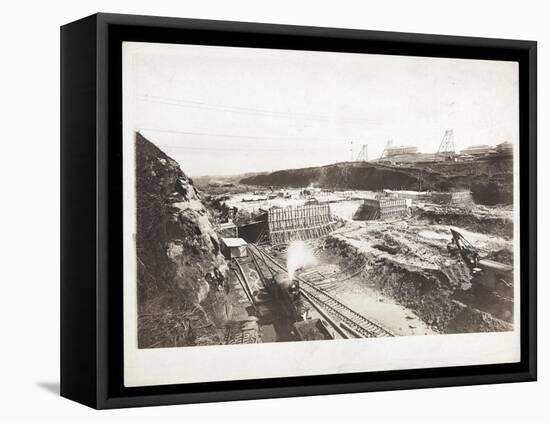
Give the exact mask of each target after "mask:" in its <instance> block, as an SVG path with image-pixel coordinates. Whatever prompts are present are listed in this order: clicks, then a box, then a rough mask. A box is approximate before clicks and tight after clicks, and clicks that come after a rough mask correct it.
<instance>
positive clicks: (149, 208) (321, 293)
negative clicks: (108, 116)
mask: <svg viewBox="0 0 550 423" xmlns="http://www.w3.org/2000/svg"><path fill="white" fill-rule="evenodd" d="M518 93H519V89H518V64H517V62H513V61H509V62H506V61H496V60H472V59H451V58H438V57H415V56H396V55H377V54H353V53H341V52H327V51H322V52H319V51H293V50H275V49H260V48H241V47H219V46H200V45H171V44H155V43H137V42H125V43H124V44H123V137H124V138H123V160H124V257H125V261H124V266H125V271H124V325H125V326H124V327H125V333H124V337H125V354H126V355H125V359H127V366H126V376H127V378H126V381H127V384H128V385H130V386H140V385H147V384H155V383H166V382H173V383H175V382H185V381H187V379H186V378H187V377H189V378H190V379H189V380H192V381H204V380H225V379H228V378H229V377H231V378H239V377H241V376H242V378H252V377H275V376H292V375H299V374H316V373H319V372H321V373H322V372H326V373H334V372H343V371H364V370H381V369H384V370H385V369H388V370H392V369H402V368H414V367H431V366H441V365H458V364H483V363H498V362H514V361H516V360H519V322H518V320H519V313H518V294H519V291H518V283H519V279H518V277H517V275H518V270H519V269H518V266H517V265H516V263H518V257H519V256H518V254H519V244H518V241H519V232H518V229H519V227H518V226H519V220H518V219H519V208H518V206H517V204H518V193H519V188H518V155H517V154H518V146H519V94H518ZM331 345H332V346H331ZM335 345H338V347H334V346H335ZM238 346H240V347H238ZM164 352H166V354H170V358H166V359H164V358H161V359H160V360H159V362H158V363H161V364H159V365H158V366H156V365H155V364H154V363H155V362H156V361H155V359H154V357H161V355H158V354H163V353H164ZM191 352H192V353H191ZM186 354H194V355H193V357H202V358H203V359H204V360H207V361H208V362H209V364H200V365H199V364H196V363H195V364H192V360H190V359H189V357H191V356H189V355H186ZM210 354H212V355H211V358H208V357H210ZM249 354H250V355H249ZM263 354H268V355H270V356H271V361H270V362H269V363H270V364H269V365H268V366H267V367H269V369H268V370H266V369H265V367H266V366H265V365H262V362H261V360H256V359H254V360H253V362H254V363H253V364H250V360H249V359H247V357H256V356H259V355H263ZM138 356H140V357H143V358H142V359H141V360H138V361H133V359H132V358H131V357H138ZM162 357H167V356H162ZM185 357H187V358H185ZM285 357H292V359H291V360H288V359H286V358H285ZM180 359H181V360H182V361H184V360H187V361H188V363H187V366H188V367H197V370H196V373H197V375H196V376H195V377H192V376H189V375H191V374H192V373H193V371H195V370H193V369H189V368H187V370H182V371H181V372H178V371H175V370H174V369H176V368H177V366H176V367H174V366H172V365H169V364H168V363H173V360H180ZM218 360H221V361H223V362H229V363H233V362H239V363H240V364H239V365H236V366H235V367H233V370H231V371H229V373H227V374H225V373H224V372H228V370H227V369H225V368H224V370H223V371H222V370H220V369H218V367H217V366H218V365H213V364H212V363H213V362H218ZM353 360H357V362H356V363H355V364H353V363H352V361H353ZM289 361H290V362H292V363H291V364H289ZM316 361H318V362H319V363H318V364H315V363H316ZM247 362H248V368H247V369H245V368H244V367H246V365H247ZM278 362H280V366H279V364H278ZM139 363H141V364H139ZM189 363H191V364H189ZM359 363H363V364H359ZM155 366H156V367H155ZM144 367H147V369H144ZM205 367H208V369H206V370H205ZM166 368H170V369H171V370H166ZM159 369H161V370H159ZM162 369H164V370H162ZM163 372H164V374H165V375H166V374H167V373H170V372H172V373H173V374H171V375H169V377H168V376H166V377H168V379H166V378H163V377H161V376H159V374H161V373H163ZM132 375H133V376H132ZM207 375H208V376H207Z"/></svg>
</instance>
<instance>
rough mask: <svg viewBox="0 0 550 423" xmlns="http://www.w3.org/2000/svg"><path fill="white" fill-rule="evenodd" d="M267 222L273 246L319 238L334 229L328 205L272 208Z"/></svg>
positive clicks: (334, 225) (334, 223) (334, 224)
mask: <svg viewBox="0 0 550 423" xmlns="http://www.w3.org/2000/svg"><path fill="white" fill-rule="evenodd" d="M267 222H268V226H269V239H270V241H271V244H273V245H276V244H284V243H288V242H291V241H298V240H301V241H305V240H309V239H315V238H319V237H321V236H324V235H327V234H328V233H329V232H331V231H333V230H334V229H335V227H336V222H334V221H333V220H332V216H331V213H330V207H329V205H328V204H320V205H309V206H300V207H286V208H283V209H277V208H273V209H270V210H268V220H267Z"/></svg>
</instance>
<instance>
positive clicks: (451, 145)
mask: <svg viewBox="0 0 550 423" xmlns="http://www.w3.org/2000/svg"><path fill="white" fill-rule="evenodd" d="M454 138H455V137H454V134H453V130H452V129H447V130H446V131H445V134H444V135H443V139H442V140H441V144H439V149H438V150H437V154H444V155H447V156H451V155H453V154H454V152H455V140H454Z"/></svg>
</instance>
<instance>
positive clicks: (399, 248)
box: [323, 210, 513, 333]
mask: <svg viewBox="0 0 550 423" xmlns="http://www.w3.org/2000/svg"><path fill="white" fill-rule="evenodd" d="M438 213H439V214H442V212H441V211H438ZM450 213H451V214H452V216H453V217H452V218H451V222H452V223H454V224H455V225H453V226H450V225H448V224H442V223H433V220H432V218H430V217H428V218H427V217H426V215H425V214H423V213H418V214H416V215H413V216H411V217H409V218H406V219H403V220H399V221H393V222H382V221H369V222H350V221H347V222H346V223H345V225H344V227H342V228H340V229H338V230H336V231H334V232H333V233H331V234H330V235H329V236H328V237H327V238H326V239H325V240H324V242H323V248H324V249H325V250H326V251H327V253H329V254H332V255H334V256H336V257H342V258H343V260H345V261H348V262H354V261H357V260H359V259H362V260H364V261H365V268H364V271H363V272H361V274H360V279H361V281H362V283H363V285H364V286H366V287H368V288H369V289H371V290H372V291H373V292H376V293H378V294H379V295H384V296H386V297H388V298H390V299H391V300H392V301H394V302H395V303H397V304H399V305H400V306H402V307H404V308H405V309H407V310H408V311H409V312H411V313H413V314H414V315H416V316H417V317H418V318H419V319H420V320H421V321H422V322H423V323H424V324H426V325H427V326H428V327H429V328H430V329H431V330H432V331H435V332H439V333H465V332H466V333H467V332H495V331H507V330H512V329H513V326H512V325H513V298H512V296H513V295H511V293H510V292H508V293H507V295H502V293H501V292H498V291H497V290H491V289H486V288H485V287H483V286H482V285H481V284H480V283H479V282H478V281H477V280H475V281H474V280H473V279H472V273H471V270H470V269H469V268H468V266H466V264H465V263H464V262H463V261H462V259H461V258H460V257H459V256H456V255H453V254H451V253H450V252H449V251H448V249H447V245H448V243H449V241H450V240H451V235H450V230H449V229H450V228H451V227H452V228H454V229H455V230H458V231H460V233H462V235H464V236H465V237H466V239H468V240H469V241H470V242H471V243H472V244H473V245H475V246H476V248H478V249H479V251H480V253H481V255H482V256H484V255H485V256H489V257H495V256H499V257H505V258H507V260H508V261H510V258H511V257H512V242H511V240H510V236H509V235H510V234H509V228H508V227H507V226H506V225H503V226H501V225H498V224H491V225H487V226H484V225H483V224H481V223H479V221H478V220H477V219H478V217H479V216H477V214H476V213H477V211H475V210H474V211H471V212H470V213H467V214H466V215H465V216H466V218H465V221H464V223H465V225H464V226H466V227H470V228H472V229H477V231H472V230H468V229H466V228H465V227H462V226H456V224H458V223H460V220H458V219H457V218H456V215H455V211H450ZM482 215H483V216H484V218H485V219H487V221H491V219H493V218H494V219H496V220H499V219H502V218H504V217H503V216H500V215H498V216H491V217H489V216H487V211H486V210H483V214H482ZM472 216H473V217H472ZM441 220H442V221H445V220H444V219H441ZM474 223H475V224H474ZM496 253H498V254H496ZM342 289H343V290H344V292H343V293H341V295H345V294H346V292H345V290H346V288H345V287H342Z"/></svg>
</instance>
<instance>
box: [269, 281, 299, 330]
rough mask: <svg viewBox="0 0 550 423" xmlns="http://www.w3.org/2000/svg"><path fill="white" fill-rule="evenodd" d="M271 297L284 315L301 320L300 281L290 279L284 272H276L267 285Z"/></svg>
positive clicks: (294, 320) (290, 318) (294, 319)
mask: <svg viewBox="0 0 550 423" xmlns="http://www.w3.org/2000/svg"><path fill="white" fill-rule="evenodd" d="M268 289H269V291H270V294H271V296H272V298H273V299H274V300H275V301H276V302H277V303H278V304H279V305H280V306H281V309H282V311H283V313H284V314H285V315H286V317H287V318H288V319H289V320H291V321H293V322H296V321H299V320H302V315H301V308H302V299H301V295H300V282H299V281H297V280H292V281H290V280H289V279H288V275H287V274H286V273H285V272H277V273H275V275H274V276H273V278H272V279H271V283H270V284H269V286H268Z"/></svg>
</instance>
